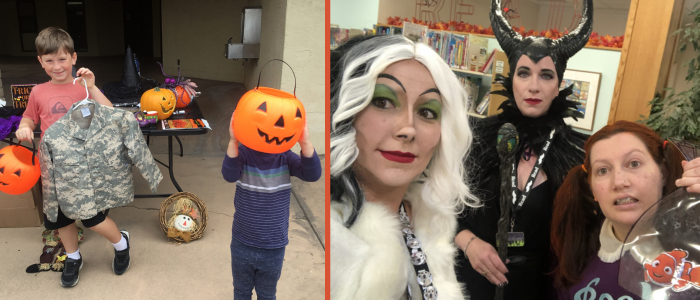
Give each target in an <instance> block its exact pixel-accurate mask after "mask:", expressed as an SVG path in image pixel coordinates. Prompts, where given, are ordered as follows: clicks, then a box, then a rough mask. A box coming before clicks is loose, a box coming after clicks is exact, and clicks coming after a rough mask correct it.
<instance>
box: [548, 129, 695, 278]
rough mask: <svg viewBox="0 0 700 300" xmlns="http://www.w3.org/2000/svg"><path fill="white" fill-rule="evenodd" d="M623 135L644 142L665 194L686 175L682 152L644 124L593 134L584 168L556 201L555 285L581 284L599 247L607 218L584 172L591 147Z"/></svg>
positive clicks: (553, 237) (566, 182)
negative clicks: (662, 183)
mask: <svg viewBox="0 0 700 300" xmlns="http://www.w3.org/2000/svg"><path fill="white" fill-rule="evenodd" d="M623 132H628V133H632V134H634V135H635V136H636V137H637V138H639V139H640V140H642V142H643V143H644V145H646V147H647V150H649V153H650V154H651V156H652V157H653V158H654V161H655V162H656V164H657V165H659V167H660V169H661V172H662V174H663V176H664V178H666V185H665V186H664V188H663V195H666V194H668V193H670V192H672V191H673V190H674V189H675V188H676V184H675V181H676V179H678V178H681V176H682V175H683V167H682V165H681V161H682V160H683V155H682V154H681V152H680V151H679V150H678V149H677V148H676V147H674V146H672V145H665V143H664V141H663V140H662V139H661V138H660V137H659V135H657V134H656V133H655V132H654V131H652V130H651V129H649V128H648V127H646V126H644V125H641V124H637V123H632V122H629V121H617V122H615V123H614V124H612V125H608V126H605V127H603V128H602V129H600V130H599V131H598V132H596V133H595V134H594V135H592V136H591V137H590V138H589V139H588V141H586V144H585V145H584V150H585V152H586V154H585V158H584V163H583V167H582V166H576V167H574V168H573V169H572V170H571V171H569V174H568V175H567V176H566V179H564V183H563V184H562V186H561V188H559V191H558V192H557V196H556V198H555V200H554V215H553V217H552V231H551V240H552V244H551V245H552V249H553V250H554V253H555V254H556V256H557V258H558V261H559V262H558V265H557V266H556V268H555V270H554V283H555V285H557V286H559V287H563V288H569V287H571V286H572V285H574V284H576V283H578V282H579V281H580V280H581V274H582V273H583V270H584V269H585V268H586V265H587V264H588V262H589V261H590V258H591V256H593V255H594V254H595V253H596V252H597V251H598V249H599V248H600V241H599V238H598V235H599V234H600V224H601V221H602V220H603V219H604V218H605V216H603V213H602V211H601V210H600V206H599V205H598V203H597V202H596V201H595V200H594V198H593V193H592V191H591V188H590V185H589V183H590V172H586V171H585V170H589V171H590V170H591V162H590V155H591V148H592V147H593V145H594V144H595V143H597V142H598V141H601V140H604V139H607V138H610V137H612V136H613V135H616V134H618V133H623ZM584 167H585V170H584Z"/></svg>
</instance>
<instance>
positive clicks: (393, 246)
mask: <svg viewBox="0 0 700 300" xmlns="http://www.w3.org/2000/svg"><path fill="white" fill-rule="evenodd" d="M416 196H417V197H416ZM406 200H408V201H409V202H410V203H411V207H412V214H413V216H412V219H411V224H412V225H413V227H414V231H415V234H416V237H417V238H418V240H419V241H420V242H421V248H422V249H423V251H424V252H425V254H426V256H427V262H428V267H429V268H430V272H431V273H432V274H433V285H434V286H435V287H436V288H437V290H438V295H439V297H440V299H460V300H461V299H464V296H463V294H462V286H461V285H460V284H459V283H458V282H457V278H456V276H455V272H454V256H455V254H456V252H457V251H456V250H457V249H456V248H455V246H454V243H453V240H454V231H455V228H456V226H457V221H456V216H455V215H454V214H450V215H443V214H440V213H438V212H436V211H434V210H431V209H429V208H428V207H427V206H426V205H425V203H424V202H423V201H422V200H421V199H420V191H419V190H418V188H412V190H409V193H408V195H407V197H406ZM348 213H349V209H347V207H346V206H345V205H344V204H343V203H339V202H332V203H331V298H332V299H338V300H345V299H404V298H405V292H406V285H407V284H408V283H410V284H411V290H412V291H413V297H414V298H415V299H417V298H420V289H419V286H418V284H417V281H416V273H415V270H414V269H413V265H412V264H411V260H410V256H409V253H408V250H407V249H406V244H405V242H404V240H403V235H402V233H401V228H402V226H401V222H400V221H399V219H398V214H397V213H396V212H391V211H389V209H387V208H386V207H385V206H383V205H381V204H378V203H376V202H366V203H364V204H363V206H362V211H361V212H360V214H359V216H358V217H357V220H356V221H355V223H354V224H353V226H352V227H350V228H346V227H345V226H344V225H343V224H344V223H345V219H346V218H347V217H348V216H349V215H348Z"/></svg>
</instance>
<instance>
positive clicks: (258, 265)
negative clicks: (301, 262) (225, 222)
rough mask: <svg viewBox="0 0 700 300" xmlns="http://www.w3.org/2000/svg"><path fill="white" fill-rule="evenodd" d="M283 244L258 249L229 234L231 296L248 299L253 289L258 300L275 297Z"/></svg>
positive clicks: (280, 268)
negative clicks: (277, 246)
mask: <svg viewBox="0 0 700 300" xmlns="http://www.w3.org/2000/svg"><path fill="white" fill-rule="evenodd" d="M284 250H285V247H282V248H277V249H262V248H256V247H252V246H248V245H246V244H243V243H241V242H240V241H239V240H238V239H236V238H234V237H231V272H232V274H233V299H234V300H244V299H245V300H249V299H251V297H252V296H253V288H255V293H256V294H257V296H258V299H259V300H275V299H277V298H276V296H275V294H276V293H277V281H279V279H280V276H281V275H282V263H283V262H284Z"/></svg>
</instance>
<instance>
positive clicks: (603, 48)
mask: <svg viewBox="0 0 700 300" xmlns="http://www.w3.org/2000/svg"><path fill="white" fill-rule="evenodd" d="M377 27H397V28H403V25H387V24H381V23H377ZM429 30H438V29H429ZM438 31H444V32H449V33H456V34H460V35H467V34H472V35H476V36H481V37H486V38H496V37H495V36H494V35H491V34H481V33H471V32H460V31H449V30H438ZM584 48H590V49H598V50H610V51H618V52H622V48H611V47H603V46H589V45H586V46H584Z"/></svg>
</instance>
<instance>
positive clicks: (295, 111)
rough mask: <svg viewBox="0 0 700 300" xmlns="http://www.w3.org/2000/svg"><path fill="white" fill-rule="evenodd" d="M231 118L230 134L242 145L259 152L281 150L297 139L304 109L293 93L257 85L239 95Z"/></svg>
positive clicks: (286, 148) (302, 127)
mask: <svg viewBox="0 0 700 300" xmlns="http://www.w3.org/2000/svg"><path fill="white" fill-rule="evenodd" d="M233 118H234V121H233V133H234V134H235V135H236V139H238V140H239V141H240V142H241V143H243V145H245V146H246V147H248V148H250V149H253V150H256V151H260V152H265V153H282V152H284V151H287V150H289V149H291V148H292V146H294V144H296V143H297V141H299V137H301V133H302V131H303V130H304V124H305V122H306V111H305V110H304V105H302V104H301V101H299V99H297V98H296V97H294V96H293V95H292V94H289V93H287V92H283V91H280V90H276V89H272V88H266V87H258V88H257V89H254V90H251V91H248V92H247V93H245V95H243V97H241V100H239V101H238V105H237V106H236V111H235V112H234V115H233Z"/></svg>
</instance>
